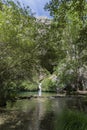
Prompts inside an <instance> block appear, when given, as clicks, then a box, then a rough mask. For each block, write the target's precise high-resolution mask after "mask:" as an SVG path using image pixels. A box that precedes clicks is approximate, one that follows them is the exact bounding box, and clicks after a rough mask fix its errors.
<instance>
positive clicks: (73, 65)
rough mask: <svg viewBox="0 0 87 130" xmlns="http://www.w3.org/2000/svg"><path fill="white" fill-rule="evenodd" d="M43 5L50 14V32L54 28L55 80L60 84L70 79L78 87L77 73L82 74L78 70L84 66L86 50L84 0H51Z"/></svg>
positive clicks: (85, 10) (85, 2) (86, 7)
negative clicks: (56, 77)
mask: <svg viewBox="0 0 87 130" xmlns="http://www.w3.org/2000/svg"><path fill="white" fill-rule="evenodd" d="M45 8H46V9H47V10H49V11H50V13H51V15H52V16H53V21H52V24H51V28H50V32H54V33H53V34H52V33H51V35H52V36H51V37H52V40H53V44H52V45H53V46H55V51H56V53H57V62H56V66H55V68H56V75H57V76H58V79H59V81H58V82H59V83H60V85H61V86H63V85H65V84H72V83H73V84H74V86H76V87H79V86H80V84H79V82H80V81H81V80H80V81H79V77H80V76H82V75H85V74H83V73H84V72H81V70H82V68H84V66H87V64H86V59H85V58H86V53H84V52H86V51H87V44H86V43H87V39H86V37H85V34H87V30H86V27H87V17H86V16H87V1H86V0H79V1H78V0H71V1H65V0H63V1H61V0H60V1H59V0H55V1H54V0H50V2H49V3H48V4H47V5H46V7H45ZM84 29H85V32H86V33H85V32H84ZM82 32H83V33H82ZM84 47H85V48H84ZM82 57H84V58H82ZM83 59H84V60H83ZM86 71H87V69H86V68H85V72H86ZM83 77H84V76H83ZM84 80H85V78H84ZM81 82H82V81H81ZM81 85H82V83H81Z"/></svg>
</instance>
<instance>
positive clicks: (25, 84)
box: [19, 81, 38, 91]
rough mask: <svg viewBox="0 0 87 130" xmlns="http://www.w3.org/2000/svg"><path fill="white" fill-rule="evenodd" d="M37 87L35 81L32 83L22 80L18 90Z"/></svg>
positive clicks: (35, 88) (28, 89)
mask: <svg viewBox="0 0 87 130" xmlns="http://www.w3.org/2000/svg"><path fill="white" fill-rule="evenodd" d="M37 89H38V85H37V83H32V82H29V81H23V82H22V83H21V84H20V86H19V90H21V91H36V90H37Z"/></svg>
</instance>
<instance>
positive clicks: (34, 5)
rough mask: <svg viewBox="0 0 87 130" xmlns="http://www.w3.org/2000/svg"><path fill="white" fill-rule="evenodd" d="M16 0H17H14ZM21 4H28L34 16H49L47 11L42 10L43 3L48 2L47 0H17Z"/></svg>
mask: <svg viewBox="0 0 87 130" xmlns="http://www.w3.org/2000/svg"><path fill="white" fill-rule="evenodd" d="M14 1H17V0H14ZM18 1H19V2H20V3H21V4H24V5H25V6H29V7H30V8H31V10H32V12H33V13H36V14H35V16H36V17H38V16H43V17H44V16H45V17H50V15H49V12H48V11H45V10H44V5H45V4H46V3H47V2H49V0H18Z"/></svg>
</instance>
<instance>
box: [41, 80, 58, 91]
mask: <svg viewBox="0 0 87 130" xmlns="http://www.w3.org/2000/svg"><path fill="white" fill-rule="evenodd" d="M42 90H43V91H56V82H55V81H53V80H52V79H50V78H45V79H44V80H43V81H42Z"/></svg>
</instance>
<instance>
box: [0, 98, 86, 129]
mask: <svg viewBox="0 0 87 130" xmlns="http://www.w3.org/2000/svg"><path fill="white" fill-rule="evenodd" d="M83 106H84V104H83V103H82V101H81V100H80V99H75V98H73V99H72V98H65V99H64V98H60V99H53V98H49V99H47V98H44V99H41V98H37V99H31V100H18V101H17V102H15V103H14V104H13V103H8V105H7V107H6V108H5V109H4V110H3V111H1V110H0V130H87V114H86V112H85V110H86V109H85V107H86V106H84V107H83Z"/></svg>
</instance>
